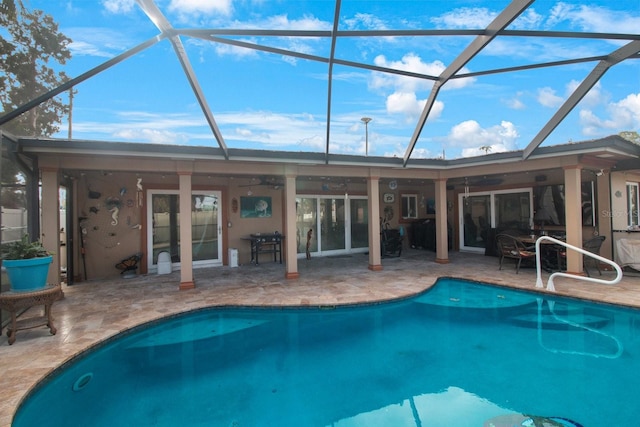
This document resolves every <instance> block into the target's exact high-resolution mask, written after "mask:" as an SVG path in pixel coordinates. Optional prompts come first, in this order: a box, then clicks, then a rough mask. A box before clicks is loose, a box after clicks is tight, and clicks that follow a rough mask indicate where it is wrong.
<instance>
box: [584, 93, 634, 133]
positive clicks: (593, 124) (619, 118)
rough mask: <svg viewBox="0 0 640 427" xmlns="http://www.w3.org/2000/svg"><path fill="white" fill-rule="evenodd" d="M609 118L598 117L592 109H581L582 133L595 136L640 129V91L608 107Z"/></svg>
mask: <svg viewBox="0 0 640 427" xmlns="http://www.w3.org/2000/svg"><path fill="white" fill-rule="evenodd" d="M606 110H607V113H608V115H609V117H608V118H600V117H598V116H597V115H596V114H595V113H594V112H593V111H592V110H589V109H583V110H580V125H581V126H582V133H583V134H584V135H586V136H590V137H595V136H602V135H605V134H606V135H608V134H611V133H618V132H622V131H625V130H631V131H634V130H635V131H637V130H638V129H640V93H635V94H630V95H628V96H627V97H626V98H624V99H622V100H620V101H619V102H612V103H609V104H608V105H607V107H606Z"/></svg>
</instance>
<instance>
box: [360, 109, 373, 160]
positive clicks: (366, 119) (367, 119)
mask: <svg viewBox="0 0 640 427" xmlns="http://www.w3.org/2000/svg"><path fill="white" fill-rule="evenodd" d="M360 120H362V122H363V123H364V155H365V156H368V155H369V122H370V121H371V117H363V118H361V119H360Z"/></svg>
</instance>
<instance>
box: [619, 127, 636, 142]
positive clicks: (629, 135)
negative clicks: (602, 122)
mask: <svg viewBox="0 0 640 427" xmlns="http://www.w3.org/2000/svg"><path fill="white" fill-rule="evenodd" d="M619 135H620V136H621V137H623V138H624V139H626V140H627V141H631V142H635V143H636V144H640V134H638V132H635V131H630V130H628V131H623V132H620V133H619Z"/></svg>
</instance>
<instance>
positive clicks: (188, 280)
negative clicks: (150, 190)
mask: <svg viewBox="0 0 640 427" xmlns="http://www.w3.org/2000/svg"><path fill="white" fill-rule="evenodd" d="M178 178H179V181H180V185H179V188H180V289H181V290H183V289H193V288H195V287H196V285H195V283H194V282H193V246H192V244H191V242H192V240H193V239H192V237H193V236H192V231H191V172H178Z"/></svg>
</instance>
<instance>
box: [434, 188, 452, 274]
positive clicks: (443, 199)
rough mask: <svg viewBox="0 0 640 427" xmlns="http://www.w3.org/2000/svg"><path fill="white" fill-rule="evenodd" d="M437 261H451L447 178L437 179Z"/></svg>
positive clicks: (439, 262) (442, 262)
mask: <svg viewBox="0 0 640 427" xmlns="http://www.w3.org/2000/svg"><path fill="white" fill-rule="evenodd" d="M435 187H436V191H435V197H436V262H437V263H438V264H448V263H449V227H447V180H446V179H436V181H435Z"/></svg>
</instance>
